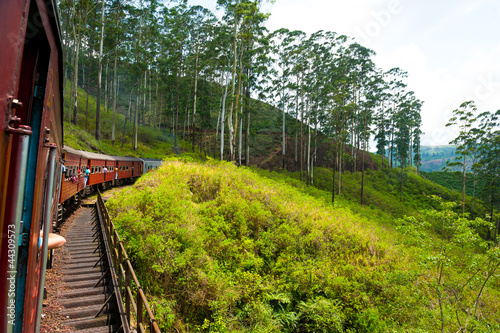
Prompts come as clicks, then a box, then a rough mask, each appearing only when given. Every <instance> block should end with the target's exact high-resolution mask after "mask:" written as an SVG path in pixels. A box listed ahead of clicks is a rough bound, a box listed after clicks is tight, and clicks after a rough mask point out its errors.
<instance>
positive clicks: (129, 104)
mask: <svg viewBox="0 0 500 333" xmlns="http://www.w3.org/2000/svg"><path fill="white" fill-rule="evenodd" d="M133 93H134V89H132V90H131V91H130V97H129V101H128V111H127V114H126V115H125V121H124V122H123V132H122V148H123V144H124V142H125V129H126V128H127V120H128V119H129V118H130V111H131V109H132V94H133Z"/></svg>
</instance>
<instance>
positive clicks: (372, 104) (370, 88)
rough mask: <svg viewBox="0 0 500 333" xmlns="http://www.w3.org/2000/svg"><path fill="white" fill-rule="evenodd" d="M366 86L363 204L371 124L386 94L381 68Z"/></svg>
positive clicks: (363, 106) (362, 200)
mask: <svg viewBox="0 0 500 333" xmlns="http://www.w3.org/2000/svg"><path fill="white" fill-rule="evenodd" d="M367 79H368V81H367V82H366V85H365V86H364V89H365V94H364V97H365V98H364V101H363V102H362V110H361V118H362V120H363V124H362V125H363V128H362V133H363V137H362V161H361V191H360V197H361V200H360V202H361V205H363V204H364V178H365V155H366V154H367V152H368V141H369V139H370V135H371V130H370V128H371V124H372V121H373V116H374V113H375V110H376V109H377V108H378V107H380V106H381V104H382V101H383V96H384V93H383V91H384V87H385V84H384V80H383V74H382V73H381V71H380V70H374V71H372V72H371V73H370V75H369V77H368V78H367Z"/></svg>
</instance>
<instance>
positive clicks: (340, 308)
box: [108, 160, 438, 332]
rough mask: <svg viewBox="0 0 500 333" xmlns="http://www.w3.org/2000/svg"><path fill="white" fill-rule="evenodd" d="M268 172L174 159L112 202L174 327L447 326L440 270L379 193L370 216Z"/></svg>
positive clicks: (159, 309)
mask: <svg viewBox="0 0 500 333" xmlns="http://www.w3.org/2000/svg"><path fill="white" fill-rule="evenodd" d="M259 173H262V174H264V175H266V177H262V176H261V175H259V174H257V173H256V172H255V171H252V170H250V169H246V168H237V167H235V166H234V165H232V164H230V163H219V162H212V161H208V162H206V163H194V162H181V161H179V160H169V161H167V162H166V163H165V165H164V166H163V167H162V168H160V169H158V170H156V171H155V172H150V173H148V174H146V175H145V176H143V177H142V178H141V179H140V180H139V181H137V182H136V184H135V185H134V187H132V188H128V189H126V190H124V191H122V192H121V193H120V194H118V195H117V196H116V197H114V198H112V199H110V200H109V201H108V207H109V209H110V211H111V213H112V215H113V218H114V220H115V223H116V225H117V227H118V228H119V232H120V234H121V236H122V238H123V240H124V241H125V243H126V244H127V247H128V251H129V254H130V256H131V257H132V259H133V264H134V266H135V267H136V268H137V270H138V272H139V275H140V276H141V283H142V284H143V286H144V289H145V290H146V291H147V293H148V294H149V295H151V297H153V307H154V308H155V309H156V310H155V311H156V314H157V316H158V317H159V322H160V323H161V324H162V326H163V329H164V330H165V331H171V332H195V331H202V332H386V331H394V332H412V331H414V332H417V331H418V328H422V329H426V330H429V331H435V330H436V327H437V326H436V325H437V323H438V313H437V312H436V311H435V309H434V305H433V304H431V303H430V300H431V299H432V297H430V295H431V293H432V289H431V288H430V287H428V285H427V284H426V283H425V281H426V280H428V279H430V276H431V274H432V272H430V271H428V270H426V269H425V268H421V267H420V266H419V265H418V263H417V262H416V261H415V262H414V261H413V259H411V258H414V257H416V256H415V255H414V251H418V249H416V248H415V249H414V248H411V247H410V248H403V247H402V246H401V245H398V244H401V243H402V239H401V237H402V236H399V235H398V234H397V233H396V232H395V231H394V230H393V229H391V228H389V229H388V228H387V227H384V226H382V227H380V226H377V225H376V223H374V221H373V218H374V217H375V216H376V214H374V212H375V211H378V209H377V208H376V207H377V205H378V204H377V203H376V202H375V201H374V203H373V205H374V206H375V207H373V208H366V211H368V212H370V213H369V214H368V213H367V214H366V216H370V219H371V220H370V219H368V218H367V217H363V215H365V210H363V209H362V210H360V212H361V213H360V214H354V213H353V212H352V211H351V210H350V209H348V208H346V207H344V205H342V204H340V205H336V206H335V207H333V206H332V205H331V204H330V203H329V201H328V195H329V192H324V191H321V190H319V189H316V188H314V187H304V186H303V185H302V184H301V183H300V182H297V181H295V180H293V179H291V178H288V177H286V176H285V175H282V174H276V173H270V172H264V171H262V172H259ZM378 175H379V176H380V177H390V174H389V175H384V174H383V173H382V174H378ZM272 178H273V179H272ZM288 183H290V184H292V185H293V186H290V185H288ZM315 197H317V198H315Z"/></svg>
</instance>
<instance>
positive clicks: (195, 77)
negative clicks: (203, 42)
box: [191, 46, 203, 152]
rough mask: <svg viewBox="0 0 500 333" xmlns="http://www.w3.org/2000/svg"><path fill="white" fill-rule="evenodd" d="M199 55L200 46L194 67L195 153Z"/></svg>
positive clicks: (197, 47) (197, 48)
mask: <svg viewBox="0 0 500 333" xmlns="http://www.w3.org/2000/svg"><path fill="white" fill-rule="evenodd" d="M199 53H200V48H199V46H196V61H195V66H194V94H193V128H192V131H191V135H192V136H193V152H194V142H195V135H194V129H195V127H196V96H197V93H198V58H199ZM202 89H203V88H202Z"/></svg>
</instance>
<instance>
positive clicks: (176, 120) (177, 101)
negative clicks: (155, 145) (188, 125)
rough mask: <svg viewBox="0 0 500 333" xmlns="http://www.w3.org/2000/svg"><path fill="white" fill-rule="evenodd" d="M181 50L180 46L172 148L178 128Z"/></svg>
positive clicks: (175, 142)
mask: <svg viewBox="0 0 500 333" xmlns="http://www.w3.org/2000/svg"><path fill="white" fill-rule="evenodd" d="M182 48H183V46H182V45H181V46H180V47H179V54H180V56H179V73H178V76H177V97H176V106H175V124H174V147H177V135H178V127H179V102H180V95H181V75H182V60H183V59H182Z"/></svg>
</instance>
